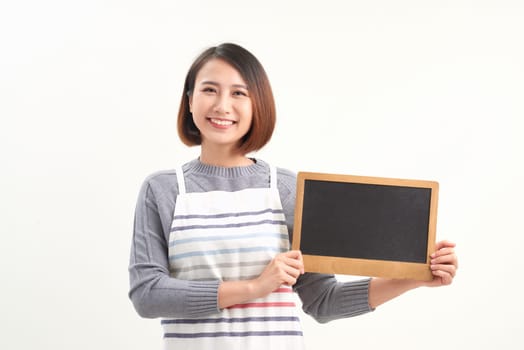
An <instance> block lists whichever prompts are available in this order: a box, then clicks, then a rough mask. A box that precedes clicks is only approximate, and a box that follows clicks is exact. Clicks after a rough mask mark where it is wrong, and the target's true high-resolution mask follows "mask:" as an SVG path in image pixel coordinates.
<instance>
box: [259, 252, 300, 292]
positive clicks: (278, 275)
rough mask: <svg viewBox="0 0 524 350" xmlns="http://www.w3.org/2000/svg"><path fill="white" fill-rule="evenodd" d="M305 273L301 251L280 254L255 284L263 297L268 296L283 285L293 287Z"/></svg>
mask: <svg viewBox="0 0 524 350" xmlns="http://www.w3.org/2000/svg"><path fill="white" fill-rule="evenodd" d="M303 273H304V262H303V260H302V253H301V252H300V251H299V250H291V251H288V252H285V253H280V254H278V255H277V256H275V257H274V258H273V260H271V262H270V263H269V264H268V265H267V266H266V268H265V269H264V271H263V272H262V274H260V276H258V277H257V278H256V279H255V280H254V281H253V282H254V284H255V285H254V287H255V290H256V292H257V294H259V295H260V296H261V297H262V296H266V295H268V294H269V293H271V292H273V291H274V290H276V289H278V288H279V287H280V286H282V285H286V286H293V285H294V284H295V283H296V282H297V279H298V277H299V276H300V275H301V274H303Z"/></svg>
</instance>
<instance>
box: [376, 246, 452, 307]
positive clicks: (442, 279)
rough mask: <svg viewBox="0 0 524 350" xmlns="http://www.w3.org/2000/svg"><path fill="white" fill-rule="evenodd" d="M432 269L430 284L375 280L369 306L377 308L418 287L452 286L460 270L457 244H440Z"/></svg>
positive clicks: (413, 281)
mask: <svg viewBox="0 0 524 350" xmlns="http://www.w3.org/2000/svg"><path fill="white" fill-rule="evenodd" d="M430 267H431V272H432V273H433V280H431V281H429V282H425V281H416V280H395V279H384V278H373V279H372V280H371V281H370V283H369V305H370V306H371V307H372V308H376V307H377V306H379V305H381V304H383V303H385V302H387V301H389V300H391V299H393V298H395V297H397V296H399V295H401V294H403V293H405V292H407V291H409V290H411V289H415V288H418V287H422V286H426V287H438V286H445V285H449V284H451V283H452V282H453V278H454V277H455V274H456V272H457V268H458V261H457V256H456V254H455V243H452V242H449V241H441V242H438V243H437V250H436V251H435V253H433V254H431V265H430Z"/></svg>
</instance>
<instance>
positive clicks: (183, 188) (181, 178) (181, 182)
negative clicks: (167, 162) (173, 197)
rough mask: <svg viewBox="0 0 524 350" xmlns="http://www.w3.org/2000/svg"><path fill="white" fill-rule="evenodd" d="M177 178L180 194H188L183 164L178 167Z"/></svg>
mask: <svg viewBox="0 0 524 350" xmlns="http://www.w3.org/2000/svg"><path fill="white" fill-rule="evenodd" d="M176 179H177V181H178V194H186V183H185V182H184V171H183V170H182V167H181V166H178V167H177V168H176Z"/></svg>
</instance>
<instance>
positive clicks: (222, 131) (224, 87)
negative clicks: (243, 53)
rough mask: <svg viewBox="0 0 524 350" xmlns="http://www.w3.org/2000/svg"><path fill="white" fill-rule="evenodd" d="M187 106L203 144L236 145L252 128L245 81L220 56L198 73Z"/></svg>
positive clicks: (251, 115)
mask: <svg viewBox="0 0 524 350" xmlns="http://www.w3.org/2000/svg"><path fill="white" fill-rule="evenodd" d="M189 106H190V110H191V113H192V115H193V121H194V123H195V125H196V126H197V128H198V129H199V130H200V133H201V136H202V147H237V146H238V144H239V141H240V139H241V138H242V137H243V136H244V135H245V134H246V133H247V132H248V131H249V128H250V127H251V120H252V118H253V110H252V104H251V98H250V96H249V91H248V87H247V84H246V82H245V81H244V79H243V78H242V76H241V75H240V73H239V72H238V71H237V70H236V69H235V68H233V67H232V66H231V65H230V64H228V63H226V62H225V61H223V60H221V59H211V60H209V61H208V62H207V63H206V64H204V66H202V68H201V69H200V71H199V72H198V73H197V76H196V79H195V88H194V89H193V93H192V94H191V96H190V97H189Z"/></svg>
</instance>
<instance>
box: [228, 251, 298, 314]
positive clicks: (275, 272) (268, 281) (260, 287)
mask: <svg viewBox="0 0 524 350" xmlns="http://www.w3.org/2000/svg"><path fill="white" fill-rule="evenodd" d="M303 273H304V263H303V261H302V253H300V251H298V250H292V251H289V252H285V253H281V254H278V255H277V256H275V257H274V258H273V260H271V262H270V263H269V264H267V266H266V267H265V269H264V271H263V272H262V273H261V274H260V276H258V277H257V278H255V279H252V280H241V281H227V282H222V283H220V286H219V287H218V307H219V308H220V309H224V308H227V307H230V306H232V305H235V304H240V303H245V302H246V301H248V300H253V299H257V298H262V297H265V296H266V295H268V294H269V293H271V292H273V291H275V290H277V289H278V288H279V287H280V286H282V285H287V286H292V285H294V284H295V283H296V282H297V278H298V276H300V274H303Z"/></svg>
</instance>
